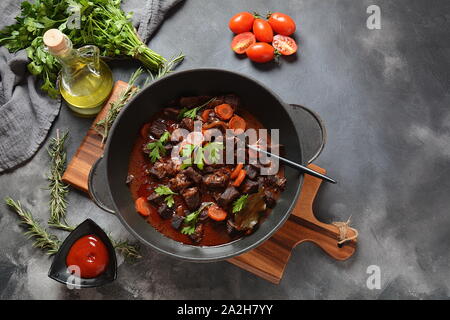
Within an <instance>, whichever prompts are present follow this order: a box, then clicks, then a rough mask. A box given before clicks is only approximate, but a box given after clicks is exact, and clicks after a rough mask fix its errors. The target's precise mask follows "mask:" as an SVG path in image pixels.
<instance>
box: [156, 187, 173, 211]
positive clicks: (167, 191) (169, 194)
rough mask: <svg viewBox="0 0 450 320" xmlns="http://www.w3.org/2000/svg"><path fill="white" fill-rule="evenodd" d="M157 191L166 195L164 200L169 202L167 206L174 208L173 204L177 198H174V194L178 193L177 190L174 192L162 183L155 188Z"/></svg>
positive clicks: (161, 194)
mask: <svg viewBox="0 0 450 320" xmlns="http://www.w3.org/2000/svg"><path fill="white" fill-rule="evenodd" d="M155 192H156V193H157V194H158V195H160V196H166V197H165V198H164V201H165V202H166V203H167V206H168V207H169V208H172V206H173V204H174V203H175V200H174V199H173V195H174V194H177V193H176V192H173V191H172V190H170V188H169V187H167V186H163V185H160V186H158V187H157V188H156V189H155Z"/></svg>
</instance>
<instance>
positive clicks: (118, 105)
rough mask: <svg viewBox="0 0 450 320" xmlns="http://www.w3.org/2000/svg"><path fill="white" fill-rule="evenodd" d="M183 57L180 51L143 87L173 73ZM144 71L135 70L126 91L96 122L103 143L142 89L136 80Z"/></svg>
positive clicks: (141, 69) (149, 78)
mask: <svg viewBox="0 0 450 320" xmlns="http://www.w3.org/2000/svg"><path fill="white" fill-rule="evenodd" d="M183 59H184V55H183V54H181V53H180V54H179V55H178V56H176V57H174V58H173V59H171V60H170V61H169V62H167V63H164V65H163V66H162V67H161V68H160V69H159V70H158V72H157V73H156V75H153V74H152V73H149V74H150V75H149V76H148V77H147V79H146V80H145V82H144V85H143V87H144V88H145V87H146V86H148V85H149V84H150V82H152V81H155V80H157V79H159V78H162V77H164V76H165V75H167V74H169V73H171V72H172V71H173V69H174V68H175V67H176V66H177V65H178V64H179V63H180V62H181V61H183ZM143 72H144V69H143V68H138V69H137V70H136V71H135V72H133V74H132V75H131V77H130V79H129V80H128V86H127V88H126V89H125V90H124V91H122V93H121V94H120V96H119V99H118V100H117V101H115V102H113V103H112V104H111V107H110V109H109V110H108V113H107V114H106V117H105V118H104V119H101V120H99V121H98V122H97V123H96V124H95V127H94V128H95V131H97V132H98V134H100V135H101V136H102V144H104V143H105V141H106V139H107V138H108V134H109V130H110V129H111V127H112V124H113V123H114V121H115V120H116V118H117V116H118V115H119V113H120V111H121V110H122V108H123V107H124V106H125V105H126V104H127V102H128V101H129V100H130V99H131V98H132V97H133V96H135V95H136V94H137V93H138V92H139V90H141V88H140V87H139V86H137V85H136V81H137V80H138V79H139V77H140V76H141V75H142V73H143Z"/></svg>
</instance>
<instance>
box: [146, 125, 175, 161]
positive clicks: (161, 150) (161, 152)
mask: <svg viewBox="0 0 450 320" xmlns="http://www.w3.org/2000/svg"><path fill="white" fill-rule="evenodd" d="M169 138H170V133H169V131H165V132H164V133H163V134H162V135H161V137H160V138H159V139H158V140H156V141H153V142H150V143H148V144H147V146H146V147H145V148H146V149H147V150H149V151H150V153H149V157H150V160H151V161H152V162H156V160H158V159H160V158H161V157H162V156H165V155H166V148H165V147H164V145H165V144H166V143H167V141H169Z"/></svg>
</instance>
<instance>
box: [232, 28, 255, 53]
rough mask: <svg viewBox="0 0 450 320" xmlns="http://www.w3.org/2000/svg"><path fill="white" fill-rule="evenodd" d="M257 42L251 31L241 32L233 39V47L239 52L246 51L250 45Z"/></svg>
mask: <svg viewBox="0 0 450 320" xmlns="http://www.w3.org/2000/svg"><path fill="white" fill-rule="evenodd" d="M255 42H256V39H255V35H254V34H253V33H251V32H244V33H240V34H238V35H237V36H235V37H234V38H233V41H231V49H233V51H234V52H236V53H238V54H242V53H245V50H247V48H248V47H250V46H251V45H252V44H254V43H255Z"/></svg>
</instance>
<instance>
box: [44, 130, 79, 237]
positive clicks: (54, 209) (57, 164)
mask: <svg viewBox="0 0 450 320" xmlns="http://www.w3.org/2000/svg"><path fill="white" fill-rule="evenodd" d="M68 135H69V133H68V132H65V133H63V134H62V136H61V135H60V134H59V129H56V137H54V138H51V140H50V144H49V146H48V148H47V151H48V154H49V156H50V159H51V161H50V175H49V177H48V180H49V181H50V185H49V190H50V218H49V220H48V224H49V226H51V227H55V228H59V229H63V230H67V231H72V230H73V227H70V226H69V225H68V224H67V222H66V211H67V199H66V197H67V193H68V192H69V186H68V185H66V184H65V183H64V182H63V181H62V175H63V173H64V170H65V167H66V160H67V154H66V150H65V146H64V144H65V142H66V140H67V137H68Z"/></svg>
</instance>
